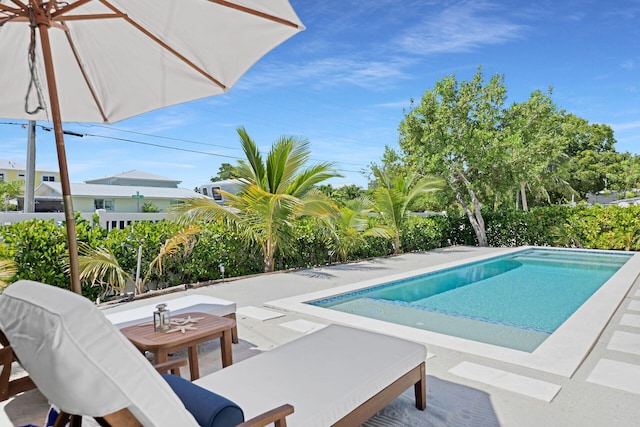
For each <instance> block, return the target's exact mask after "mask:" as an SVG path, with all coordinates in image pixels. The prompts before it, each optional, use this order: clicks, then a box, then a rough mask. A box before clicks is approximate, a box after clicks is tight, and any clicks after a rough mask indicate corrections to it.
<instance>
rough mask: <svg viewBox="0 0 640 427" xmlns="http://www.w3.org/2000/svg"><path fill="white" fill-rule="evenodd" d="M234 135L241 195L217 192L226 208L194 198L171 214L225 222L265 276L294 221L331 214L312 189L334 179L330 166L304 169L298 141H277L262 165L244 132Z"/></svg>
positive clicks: (305, 145)
mask: <svg viewBox="0 0 640 427" xmlns="http://www.w3.org/2000/svg"><path fill="white" fill-rule="evenodd" d="M238 135H239V136H240V143H241V145H242V149H243V150H244V153H245V156H246V158H247V159H246V161H243V160H241V161H240V162H239V165H238V166H237V167H236V168H235V173H236V176H237V177H238V179H239V180H240V181H241V182H242V183H243V186H242V189H241V191H240V192H239V193H238V194H236V195H234V194H230V193H228V192H225V191H220V193H222V194H223V196H224V197H225V198H227V199H228V201H227V206H220V205H218V204H217V203H215V202H214V201H213V200H209V199H204V198H198V199H188V200H185V201H184V203H181V204H179V205H175V206H174V207H173V209H172V210H173V212H175V213H177V214H179V215H180V216H181V219H180V220H181V221H192V220H202V221H211V220H216V219H219V218H223V219H225V220H226V221H227V223H228V224H229V225H231V226H232V227H234V228H235V229H236V230H237V231H238V232H239V233H240V234H241V235H242V236H243V237H244V238H245V239H246V240H247V241H249V242H254V243H256V244H258V245H259V246H260V248H261V250H262V254H263V260H264V271H265V272H270V271H273V270H274V268H275V265H274V257H275V252H276V249H277V248H278V247H286V245H287V244H288V242H290V241H291V239H292V227H293V222H294V221H295V220H296V218H299V217H302V216H314V217H326V216H328V215H331V214H332V213H333V211H334V209H333V206H332V204H331V203H330V202H329V201H328V200H326V199H325V198H323V197H322V196H321V194H320V193H319V192H318V191H317V190H316V189H315V188H314V186H315V185H317V184H319V183H320V182H322V181H324V180H326V179H328V178H332V177H335V176H339V175H338V174H337V173H336V172H335V171H334V170H333V164H332V163H320V164H317V165H313V166H309V167H304V166H305V164H306V163H307V161H308V160H309V155H310V150H309V142H308V141H306V140H304V139H298V138H294V137H281V138H280V139H278V140H277V141H276V142H275V143H273V145H272V147H271V151H270V152H269V154H268V155H267V158H266V161H263V159H262V155H261V154H260V152H259V151H258V148H257V146H256V144H255V142H254V141H253V140H252V139H251V138H250V137H249V135H248V134H247V132H246V130H245V129H244V128H242V127H240V128H238Z"/></svg>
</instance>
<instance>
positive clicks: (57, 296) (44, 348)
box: [0, 281, 198, 427]
mask: <svg viewBox="0 0 640 427" xmlns="http://www.w3.org/2000/svg"><path fill="white" fill-rule="evenodd" d="M0 329H2V331H3V332H4V333H5V335H6V336H7V338H8V339H9V342H10V343H11V346H12V347H13V348H14V351H15V352H16V355H17V356H18V358H19V359H20V362H21V364H22V365H23V366H24V368H25V369H26V370H27V372H28V373H29V375H30V376H31V378H32V379H33V381H34V382H35V383H36V385H37V386H38V389H39V390H40V391H41V392H42V393H43V394H44V395H45V396H46V397H47V399H49V401H51V403H53V404H54V405H56V406H57V407H59V408H60V409H61V410H63V411H65V412H67V413H71V414H78V415H87V416H91V417H96V416H97V417H99V416H104V415H107V414H110V413H112V412H115V411H118V410H120V409H122V408H128V409H129V410H130V411H131V412H132V413H133V414H134V416H136V418H138V420H139V421H140V422H141V423H142V424H143V425H145V426H167V427H168V426H197V425H198V424H197V423H196V421H195V419H194V418H193V417H192V416H191V414H190V413H189V412H188V411H187V410H186V409H185V407H184V405H183V404H182V402H180V400H179V399H178V397H177V396H176V395H175V394H174V393H173V391H172V390H171V389H170V388H169V386H168V385H167V384H166V382H165V381H164V380H163V379H162V377H161V376H160V375H159V374H158V373H157V372H156V371H155V370H154V369H153V367H152V366H151V364H150V363H149V362H148V361H147V360H146V359H145V358H144V357H143V356H142V354H141V353H140V352H139V351H138V350H137V349H136V348H135V347H134V346H133V345H132V344H131V343H130V342H129V341H128V340H127V339H126V338H125V337H124V336H123V335H122V334H121V333H120V332H119V331H118V329H117V328H116V327H115V326H114V325H113V324H112V323H111V322H109V321H108V320H107V319H105V317H104V315H103V314H102V313H101V312H100V310H98V309H97V308H96V307H95V306H94V305H93V304H92V303H91V302H90V301H89V300H88V299H86V298H84V297H82V296H80V295H77V294H74V293H72V292H69V291H66V290H64V289H60V288H56V287H54V286H50V285H44V284H41V283H36V282H30V281H19V282H16V283H14V284H12V285H10V286H9V287H8V288H6V289H5V291H4V293H3V294H2V295H0Z"/></svg>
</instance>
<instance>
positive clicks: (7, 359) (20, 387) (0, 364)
mask: <svg viewBox="0 0 640 427" xmlns="http://www.w3.org/2000/svg"><path fill="white" fill-rule="evenodd" d="M0 334H2V332H0ZM2 337H3V338H4V334H2ZM14 361H17V360H16V357H15V354H14V353H13V349H12V348H11V346H10V345H8V344H5V346H4V347H2V348H0V369H1V370H2V372H0V402H1V401H4V400H7V399H8V398H10V397H12V396H15V395H16V394H18V393H22V392H23V391H27V390H32V389H34V388H36V385H35V384H34V383H33V381H32V380H31V378H29V377H28V376H26V377H21V378H18V379H15V380H10V376H11V365H12V364H13V362H14Z"/></svg>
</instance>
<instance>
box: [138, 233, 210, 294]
mask: <svg viewBox="0 0 640 427" xmlns="http://www.w3.org/2000/svg"><path fill="white" fill-rule="evenodd" d="M200 232H201V229H200V227H199V226H197V225H189V226H187V227H185V228H183V229H181V230H178V231H177V232H176V233H175V234H174V235H173V236H171V237H170V238H169V239H167V240H166V241H165V242H164V243H163V245H162V246H161V247H160V252H159V253H158V256H156V257H155V258H154V259H153V261H151V264H149V270H148V272H147V275H146V276H145V279H144V281H143V283H142V284H141V285H140V286H141V288H140V289H138V291H139V292H141V291H142V289H143V288H144V284H145V283H146V282H147V280H148V278H149V276H150V275H151V272H152V271H153V270H154V269H155V270H157V272H158V274H159V275H162V263H163V261H164V259H165V258H167V257H174V256H176V255H177V254H178V253H182V257H183V259H185V258H186V257H188V256H189V254H190V253H191V251H192V250H193V247H194V246H195V244H196V242H197V240H196V236H197V235H198V234H199V233H200ZM136 286H138V285H136Z"/></svg>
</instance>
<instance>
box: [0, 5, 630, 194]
mask: <svg viewBox="0 0 640 427" xmlns="http://www.w3.org/2000/svg"><path fill="white" fill-rule="evenodd" d="M291 3H292V5H293V7H294V9H295V10H296V11H297V13H298V15H299V17H300V19H301V20H302V22H303V23H304V24H305V25H306V26H307V29H306V30H305V31H304V32H302V33H300V34H298V35H296V36H294V37H293V38H292V39H290V40H288V41H287V42H285V43H284V44H283V45H281V46H279V47H278V48H276V49H275V50H273V51H272V52H271V53H269V54H268V55H266V56H265V57H264V58H263V59H262V60H261V61H259V62H258V63H257V64H256V65H255V66H254V67H253V68H252V69H251V70H249V72H248V73H247V74H246V75H245V76H244V77H243V78H242V79H241V80H240V82H239V83H238V84H237V85H236V86H235V87H234V88H232V90H231V91H230V92H229V93H228V94H225V95H222V96H218V97H213V98H208V99H203V100H199V101H194V102H191V103H187V104H182V105H178V106H174V107H169V108H165V109H162V110H158V111H155V112H150V113H147V114H144V115H141V116H138V117H135V118H132V119H128V120H125V121H122V122H119V123H116V124H114V125H110V126H107V125H102V124H79V123H67V124H65V129H66V130H70V131H74V132H78V133H82V134H91V135H101V136H103V137H95V136H85V137H83V138H78V137H74V136H67V137H66V139H65V141H66V147H67V157H68V162H69V169H70V176H71V181H72V182H82V181H84V180H85V179H91V178H97V177H101V176H105V175H112V174H117V173H120V172H124V171H127V170H131V169H139V170H142V171H146V172H151V173H155V174H159V175H163V176H167V177H170V178H174V179H181V180H182V184H181V186H182V187H185V188H193V187H195V186H197V185H199V184H202V183H205V182H207V181H208V180H209V178H210V177H211V176H213V175H216V174H217V172H218V168H219V166H220V164H221V163H223V162H227V163H232V164H235V163H236V161H237V158H241V157H242V155H243V154H242V151H241V150H240V148H239V143H238V136H237V134H236V128H237V127H238V126H244V127H245V128H246V129H247V131H248V132H249V134H250V135H251V136H252V137H253V138H254V139H255V140H256V142H257V143H258V145H259V146H260V147H261V149H262V150H263V151H264V152H266V151H268V149H269V148H270V146H271V143H272V142H274V141H275V140H276V139H277V138H278V137H280V136H282V135H294V136H300V137H304V138H306V139H308V140H309V141H310V142H311V149H312V152H313V153H312V160H313V161H316V162H317V161H332V162H335V164H336V168H337V169H338V170H339V171H340V172H341V173H342V174H343V175H344V177H343V178H338V179H334V180H332V181H331V182H332V183H334V184H340V183H355V184H359V185H366V182H367V180H366V178H365V177H364V176H363V175H362V174H361V173H360V171H361V170H362V169H364V168H366V167H367V166H368V165H369V164H370V163H371V162H378V163H379V162H380V159H381V156H382V153H383V151H384V146H385V145H389V146H391V147H397V141H398V131H397V129H398V124H399V123H400V121H401V120H402V118H403V110H404V109H406V108H407V107H408V106H409V101H410V99H412V98H413V99H416V100H419V99H420V98H421V96H422V95H423V94H424V92H425V91H426V90H428V89H430V88H432V87H433V86H434V84H435V83H436V81H438V80H440V79H442V78H443V77H445V76H447V75H450V74H455V75H456V77H457V78H458V80H467V79H470V78H471V77H472V76H473V74H474V73H475V72H476V69H477V67H478V66H483V67H484V72H485V76H486V77H487V79H488V78H489V77H490V75H491V74H493V73H500V74H503V75H504V76H505V82H506V85H507V89H508V97H509V98H508V102H509V103H512V102H522V101H524V100H526V99H527V98H528V96H529V94H530V93H531V92H532V91H534V90H536V89H540V90H543V91H544V90H546V89H547V88H548V87H550V86H552V87H553V99H554V101H555V102H556V103H557V104H558V106H559V107H560V108H562V109H564V110H566V111H568V112H570V113H573V114H575V115H577V116H580V117H582V118H584V119H586V120H588V121H589V122H591V123H606V124H608V125H610V126H611V127H612V128H613V129H614V131H615V137H616V139H617V141H618V143H617V144H616V148H617V150H618V151H620V152H625V151H628V152H631V153H634V154H640V25H638V22H640V1H639V0H617V1H614V2H602V1H599V0H595V1H591V0H580V1H573V0H571V1H561V2H558V1H552V0H545V1H535V0H534V1H526V2H525V1H506V0H502V1H493V2H488V1H437V0H433V1H428V0H404V1H401V0H376V1H373V2H362V1H352V0H341V1H336V0H327V1H322V2H316V1H311V0H292V1H291ZM7 122H15V121H14V120H7V119H2V118H0V123H7ZM39 124H43V125H47V123H40V122H39ZM37 135H38V137H37V165H38V168H42V169H52V170H57V159H56V155H55V144H54V140H53V132H44V131H42V130H40V129H38V132H37ZM26 138H27V132H26V130H25V129H22V128H21V127H20V126H13V125H7V124H0V158H3V159H7V160H14V161H21V162H24V161H25V158H26ZM111 138H118V139H111ZM123 140H131V141H136V142H130V141H123ZM140 143H145V144H156V145H163V146H171V147H177V148H180V149H184V150H192V151H198V152H202V153H193V152H188V151H179V150H171V149H166V148H160V147H157V146H152V145H143V144H140Z"/></svg>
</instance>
